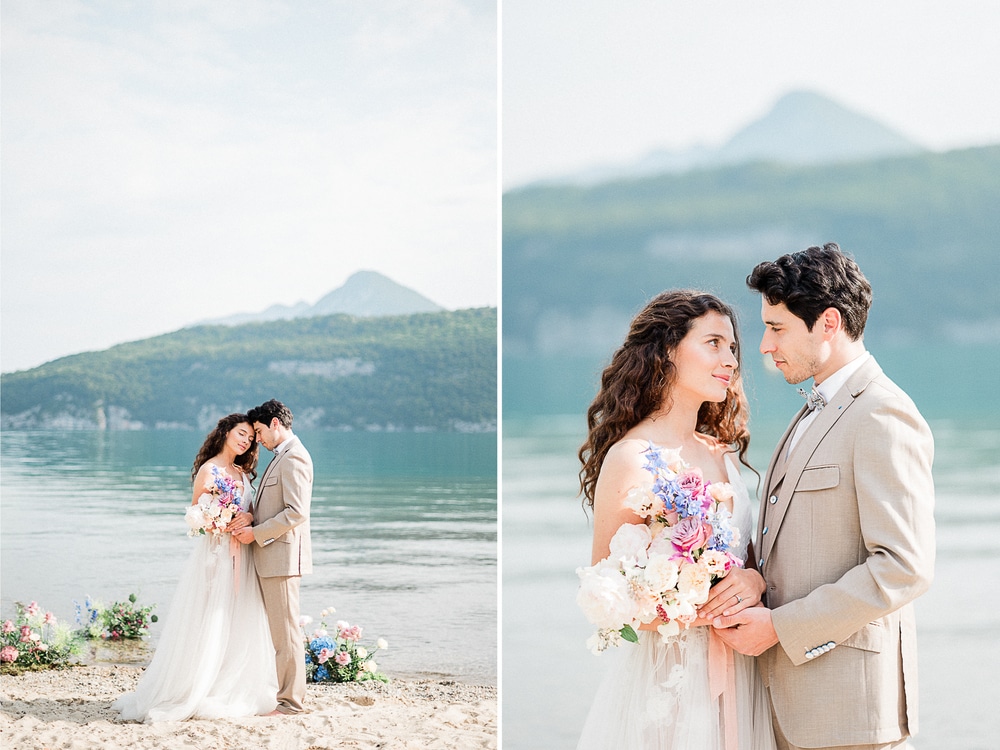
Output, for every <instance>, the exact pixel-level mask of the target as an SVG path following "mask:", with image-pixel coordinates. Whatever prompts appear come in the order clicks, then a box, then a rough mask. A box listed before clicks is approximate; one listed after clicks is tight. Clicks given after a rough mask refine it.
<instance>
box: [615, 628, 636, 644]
mask: <svg viewBox="0 0 1000 750" xmlns="http://www.w3.org/2000/svg"><path fill="white" fill-rule="evenodd" d="M618 632H619V633H621V636H622V638H623V639H624V640H626V641H628V642H629V643H638V642H639V636H638V635H637V634H636V632H635V631H634V630H632V626H631V625H626V626H625V627H624V628H622V629H621V630H619V631H618Z"/></svg>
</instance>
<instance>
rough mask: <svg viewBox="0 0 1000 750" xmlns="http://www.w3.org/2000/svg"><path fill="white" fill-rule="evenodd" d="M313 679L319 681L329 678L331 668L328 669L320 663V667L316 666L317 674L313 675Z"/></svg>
mask: <svg viewBox="0 0 1000 750" xmlns="http://www.w3.org/2000/svg"><path fill="white" fill-rule="evenodd" d="M313 679H315V680H316V682H319V681H320V680H329V679H330V670H328V669H327V668H326V667H325V666H323V665H322V664H320V665H319V666H318V667H316V674H315V675H313Z"/></svg>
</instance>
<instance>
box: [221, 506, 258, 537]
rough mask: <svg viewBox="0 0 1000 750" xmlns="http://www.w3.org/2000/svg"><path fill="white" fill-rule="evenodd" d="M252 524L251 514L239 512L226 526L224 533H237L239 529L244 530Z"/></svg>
mask: <svg viewBox="0 0 1000 750" xmlns="http://www.w3.org/2000/svg"><path fill="white" fill-rule="evenodd" d="M252 524H253V513H247V512H246V511H245V510H241V511H240V512H239V513H237V514H236V515H235V516H234V517H233V520H232V521H230V522H229V525H228V526H226V529H225V530H226V532H227V533H229V534H232V533H233V532H234V531H239V530H240V529H245V528H246V527H247V526H251V525H252Z"/></svg>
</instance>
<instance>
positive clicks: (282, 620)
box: [259, 576, 306, 714]
mask: <svg viewBox="0 0 1000 750" xmlns="http://www.w3.org/2000/svg"><path fill="white" fill-rule="evenodd" d="M259 580H260V590H261V593H262V594H263V595H264V610H265V611H266V612H267V624H268V627H269V628H270V629H271V641H272V643H274V651H275V654H274V660H275V666H276V668H277V672H278V710H279V711H280V712H281V713H283V714H297V713H301V712H302V711H304V710H305V709H304V708H303V705H302V704H303V703H304V702H305V699H306V663H305V651H304V650H303V648H302V631H301V629H300V628H299V582H300V581H301V577H300V576H275V577H269V578H260V579H259Z"/></svg>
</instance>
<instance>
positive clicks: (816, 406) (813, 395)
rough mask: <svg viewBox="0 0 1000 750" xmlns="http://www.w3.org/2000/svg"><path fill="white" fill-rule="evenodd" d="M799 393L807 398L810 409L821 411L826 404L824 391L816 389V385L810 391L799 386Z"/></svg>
mask: <svg viewBox="0 0 1000 750" xmlns="http://www.w3.org/2000/svg"><path fill="white" fill-rule="evenodd" d="M799 395H800V396H802V398H804V399H805V400H806V408H807V409H808V410H809V411H819V410H820V409H822V408H823V407H824V406H826V399H825V398H823V394H822V393H820V392H819V391H817V390H816V386H813V387H812V388H811V389H810V390H808V391H807V390H805V389H804V388H799Z"/></svg>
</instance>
